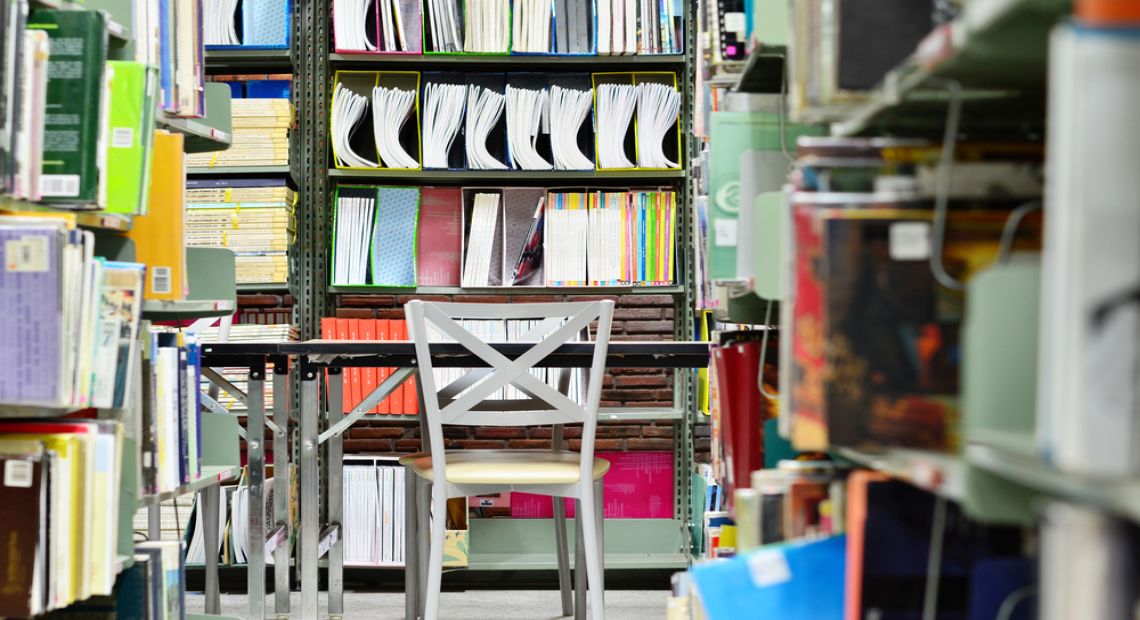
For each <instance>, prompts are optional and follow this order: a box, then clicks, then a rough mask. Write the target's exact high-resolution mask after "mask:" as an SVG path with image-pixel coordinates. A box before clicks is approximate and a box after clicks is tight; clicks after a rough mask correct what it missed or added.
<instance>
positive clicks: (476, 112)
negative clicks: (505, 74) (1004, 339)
mask: <svg viewBox="0 0 1140 620" xmlns="http://www.w3.org/2000/svg"><path fill="white" fill-rule="evenodd" d="M506 100H507V97H506V95H503V94H501V93H497V92H495V91H493V90H491V89H489V88H483V87H482V86H476V85H474V84H472V85H469V86H468V87H467V131H466V136H465V137H466V140H467V167H468V168H471V169H473V170H504V169H506V167H507V165H506V164H504V163H503V162H501V161H499V160H497V159H495V157H494V156H493V155H491V153H490V152H488V151H487V136H488V135H490V133H491V130H492V129H494V128H495V125H496V124H498V122H499V117H500V116H502V114H503V107H504V106H505V105H506Z"/></svg>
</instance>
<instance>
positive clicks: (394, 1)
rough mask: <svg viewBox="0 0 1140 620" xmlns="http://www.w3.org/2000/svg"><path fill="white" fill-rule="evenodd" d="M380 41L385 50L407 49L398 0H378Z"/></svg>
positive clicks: (399, 50)
mask: <svg viewBox="0 0 1140 620" xmlns="http://www.w3.org/2000/svg"><path fill="white" fill-rule="evenodd" d="M380 29H381V32H380V43H381V45H382V46H383V47H384V51H385V52H404V51H407V50H408V38H407V36H406V35H405V34H404V15H403V13H402V12H401V11H400V3H399V1H398V0H380Z"/></svg>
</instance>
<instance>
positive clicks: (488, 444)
mask: <svg viewBox="0 0 1140 620" xmlns="http://www.w3.org/2000/svg"><path fill="white" fill-rule="evenodd" d="M503 444H504V442H502V441H492V440H490V439H457V440H456V441H455V445H456V446H457V447H460V448H463V449H465V450H494V449H496V448H503V447H505V446H504V445H503Z"/></svg>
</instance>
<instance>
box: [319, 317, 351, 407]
mask: <svg viewBox="0 0 1140 620" xmlns="http://www.w3.org/2000/svg"><path fill="white" fill-rule="evenodd" d="M336 339H337V337H336V319H334V318H332V317H329V316H326V317H322V318H321V340H336ZM328 387H329V373H328V371H325V390H326V391H327V390H328ZM345 400H347V399H345Z"/></svg>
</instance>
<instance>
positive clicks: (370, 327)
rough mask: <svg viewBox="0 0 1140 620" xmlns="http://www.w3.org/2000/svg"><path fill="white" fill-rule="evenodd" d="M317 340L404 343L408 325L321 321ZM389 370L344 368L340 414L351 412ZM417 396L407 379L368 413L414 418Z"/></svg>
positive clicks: (394, 321) (377, 321)
mask: <svg viewBox="0 0 1140 620" xmlns="http://www.w3.org/2000/svg"><path fill="white" fill-rule="evenodd" d="M321 338H323V339H325V340H407V339H408V324H407V321H405V320H403V319H391V320H389V319H334V318H323V319H321ZM393 370H394V369H392V368H347V369H345V371H344V383H343V385H344V387H343V399H344V411H345V412H349V411H352V409H353V408H354V407H356V405H358V404H360V402H361V401H362V400H364V399H365V398H366V397H367V396H368V395H369V394H371V393H372V391H373V390H375V389H376V388H377V387H379V385H380V384H381V383H383V382H384V380H385V379H387V378H388V377H389V376H391V375H392V372H393ZM419 410H420V406H419V396H418V394H417V392H416V382H415V379H408V380H407V381H405V382H404V383H403V384H401V385H399V386H397V387H396V389H395V390H394V391H393V392H392V393H391V394H390V395H389V396H388V397H387V398H385V399H384V400H383V401H381V402H380V404H378V405H376V406H375V407H373V408H372V409H371V410H370V411H369V413H379V414H392V415H416V414H418V413H419Z"/></svg>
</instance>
